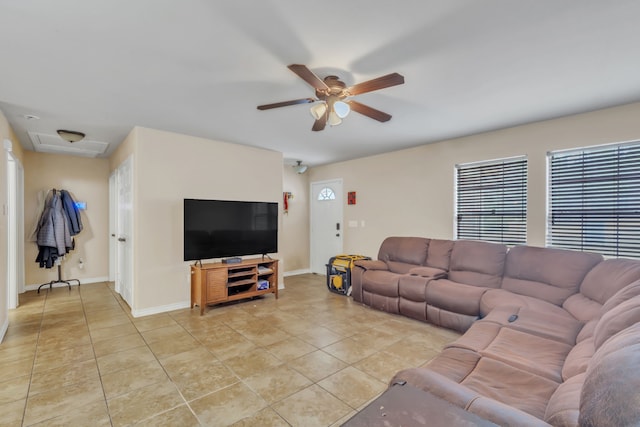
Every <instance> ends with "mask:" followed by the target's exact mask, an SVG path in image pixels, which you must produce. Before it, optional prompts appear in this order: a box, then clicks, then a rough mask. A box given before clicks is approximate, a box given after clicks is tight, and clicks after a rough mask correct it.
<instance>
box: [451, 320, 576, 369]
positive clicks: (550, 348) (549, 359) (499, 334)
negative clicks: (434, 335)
mask: <svg viewBox="0 0 640 427" xmlns="http://www.w3.org/2000/svg"><path fill="white" fill-rule="evenodd" d="M445 348H447V349H454V348H458V349H464V350H466V351H473V352H476V353H478V354H479V355H481V356H482V357H490V358H492V359H495V360H499V361H502V362H504V363H507V364H509V365H510V366H514V367H516V368H519V369H522V370H524V371H527V372H531V373H534V374H536V375H540V376H542V377H545V378H549V379H551V380H553V381H556V382H561V381H562V375H561V372H562V366H563V364H564V360H565V358H566V357H567V354H568V353H569V352H570V351H571V348H572V346H571V345H569V344H567V343H563V342H561V341H558V340H553V339H548V338H542V337H539V336H537V335H533V334H529V333H527V332H523V331H519V330H516V329H512V328H509V327H506V326H501V325H499V324H497V323H493V322H488V321H485V320H480V321H478V322H476V323H474V324H473V325H472V326H471V327H470V328H469V330H468V331H467V332H466V333H465V334H464V335H463V336H461V337H460V338H458V339H457V340H455V341H454V342H452V343H450V344H448V345H447V346H446V347H445Z"/></svg>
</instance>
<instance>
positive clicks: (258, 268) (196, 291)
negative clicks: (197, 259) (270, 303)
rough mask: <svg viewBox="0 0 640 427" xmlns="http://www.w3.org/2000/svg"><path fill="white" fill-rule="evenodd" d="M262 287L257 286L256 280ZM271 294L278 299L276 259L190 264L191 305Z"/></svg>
mask: <svg viewBox="0 0 640 427" xmlns="http://www.w3.org/2000/svg"><path fill="white" fill-rule="evenodd" d="M263 280H264V281H266V282H267V283H268V285H269V286H268V287H267V288H266V289H260V290H259V289H258V285H259V283H260V281H263ZM270 293H273V294H275V295H276V299H277V298H278V260H277V259H263V258H254V259H245V260H243V261H242V262H239V263H237V264H224V263H221V262H215V263H210V264H201V265H200V266H197V265H192V266H191V308H193V306H194V305H197V306H198V307H200V315H202V314H203V313H204V308H205V306H207V305H208V304H219V303H222V302H227V301H235V300H239V299H244V298H252V297H255V296H258V295H264V294H270Z"/></svg>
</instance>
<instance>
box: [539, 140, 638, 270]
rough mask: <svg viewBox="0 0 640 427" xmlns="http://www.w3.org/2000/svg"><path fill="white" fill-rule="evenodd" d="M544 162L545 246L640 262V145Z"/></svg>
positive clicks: (557, 154) (582, 152) (556, 155)
mask: <svg viewBox="0 0 640 427" xmlns="http://www.w3.org/2000/svg"><path fill="white" fill-rule="evenodd" d="M548 162H549V212H548V217H547V221H548V224H547V245H548V246H555V247H560V248H567V249H577V250H581V251H589V252H598V253H601V254H603V255H605V256H614V257H632V258H640V141H636V142H635V143H631V144H620V145H614V146H607V147H600V148H597V149H589V150H574V151H567V152H551V153H549V154H548Z"/></svg>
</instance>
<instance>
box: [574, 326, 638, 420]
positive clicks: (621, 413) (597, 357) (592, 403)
mask: <svg viewBox="0 0 640 427" xmlns="http://www.w3.org/2000/svg"><path fill="white" fill-rule="evenodd" d="M639 389H640V323H635V324H633V325H631V326H629V327H627V328H625V329H623V330H622V331H620V332H618V333H617V334H615V335H614V336H612V337H611V338H610V339H608V340H607V341H606V342H605V343H604V344H603V345H602V347H600V348H599V349H598V350H597V351H596V353H595V354H594V355H593V357H592V358H591V360H590V361H589V367H588V368H587V374H586V378H585V381H584V385H583V386H582V391H581V396H580V416H579V420H578V421H579V424H580V426H583V427H595V426H637V425H640V405H638V390H639Z"/></svg>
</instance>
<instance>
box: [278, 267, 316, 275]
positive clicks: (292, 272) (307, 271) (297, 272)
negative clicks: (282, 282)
mask: <svg viewBox="0 0 640 427" xmlns="http://www.w3.org/2000/svg"><path fill="white" fill-rule="evenodd" d="M300 274H311V269H310V268H304V269H302V270H291V271H285V272H284V273H282V276H283V277H289V276H298V275H300Z"/></svg>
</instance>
